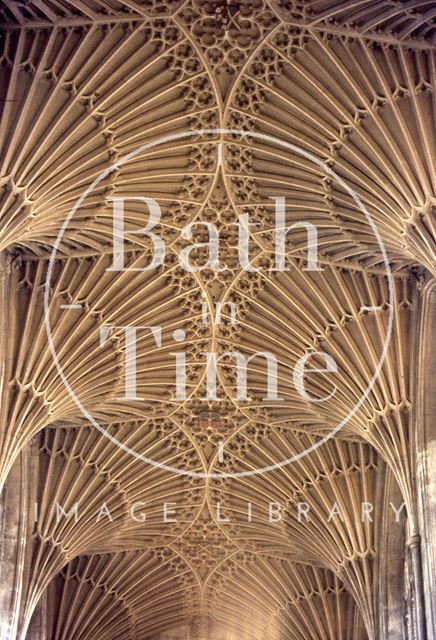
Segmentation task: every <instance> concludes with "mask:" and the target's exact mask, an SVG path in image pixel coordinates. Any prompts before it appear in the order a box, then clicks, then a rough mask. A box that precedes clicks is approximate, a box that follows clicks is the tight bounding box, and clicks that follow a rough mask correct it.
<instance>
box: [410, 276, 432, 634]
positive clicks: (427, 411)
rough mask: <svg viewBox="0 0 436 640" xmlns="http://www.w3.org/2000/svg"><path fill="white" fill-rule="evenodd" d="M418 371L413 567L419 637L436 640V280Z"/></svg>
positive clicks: (425, 299) (427, 300)
mask: <svg viewBox="0 0 436 640" xmlns="http://www.w3.org/2000/svg"><path fill="white" fill-rule="evenodd" d="M420 293H421V296H420V322H419V338H418V349H417V354H416V355H417V357H416V358H415V359H414V366H415V370H416V378H415V394H414V396H415V397H414V405H415V407H416V412H415V419H414V424H415V427H416V440H415V446H416V467H417V468H416V473H417V477H416V480H417V503H418V528H419V536H418V537H417V536H412V538H411V544H410V545H409V547H410V552H411V559H412V563H413V565H414V566H415V569H416V571H417V572H418V575H416V577H415V579H420V580H421V585H422V602H421V605H420V604H419V603H417V605H418V606H417V610H416V623H417V627H418V632H420V633H421V634H425V633H426V635H420V636H418V638H419V640H421V638H425V637H427V638H436V598H435V595H434V594H435V588H436V426H435V416H436V382H435V381H436V358H435V336H436V280H434V279H433V280H431V281H429V282H427V284H426V285H425V286H424V287H423V288H422V290H421V292H420Z"/></svg>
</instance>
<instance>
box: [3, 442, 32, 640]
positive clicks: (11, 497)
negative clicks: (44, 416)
mask: <svg viewBox="0 0 436 640" xmlns="http://www.w3.org/2000/svg"><path fill="white" fill-rule="evenodd" d="M29 458H30V456H29V451H28V449H27V448H24V449H23V450H22V451H21V453H20V454H19V456H18V458H17V460H16V461H15V463H14V465H13V466H12V469H11V471H10V473H9V475H8V477H7V480H6V483H5V486H4V488H3V492H2V496H1V522H0V549H1V558H0V638H2V640H17V638H19V627H20V615H21V606H22V601H23V594H24V592H25V578H26V573H27V570H28V566H27V562H26V561H28V557H27V551H28V549H29V546H30V545H29V542H30V535H29V507H30V504H29V499H30V491H29V489H30V478H29Z"/></svg>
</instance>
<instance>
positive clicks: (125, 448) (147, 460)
mask: <svg viewBox="0 0 436 640" xmlns="http://www.w3.org/2000/svg"><path fill="white" fill-rule="evenodd" d="M199 135H200V136H201V135H229V136H230V135H238V136H243V137H253V138H256V139H257V140H266V141H267V142H272V143H273V144H278V145H281V146H282V147H285V148H286V149H289V150H290V151H294V152H295V153H297V154H299V155H300V156H303V157H304V158H306V159H307V160H310V161H311V162H314V163H315V164H317V165H318V166H319V167H321V169H322V170H323V171H325V172H326V173H327V174H328V175H330V176H331V177H332V178H333V179H334V180H335V181H336V182H338V183H339V184H340V185H341V186H342V187H343V188H344V189H345V191H346V192H347V193H348V194H349V195H350V196H351V197H352V198H353V200H354V202H355V203H356V205H357V206H358V207H359V208H360V209H361V211H363V213H364V214H365V217H366V219H367V220H368V222H369V225H370V226H371V229H372V231H373V233H374V235H375V237H376V238H377V241H378V244H379V247H380V251H381V253H382V256H383V262H384V265H385V268H386V272H387V277H388V285H389V308H390V310H389V319H388V328H387V333H386V338H385V341H384V343H383V350H382V354H381V357H380V360H379V363H378V365H377V367H376V370H375V372H374V375H373V376H372V378H371V380H370V382H369V384H368V386H367V388H366V389H365V391H364V393H363V395H362V396H361V398H360V399H359V400H358V402H357V403H356V404H355V405H354V407H353V408H352V409H351V411H350V412H349V413H348V415H347V416H346V417H345V418H344V419H343V420H342V421H341V422H340V423H339V424H338V425H337V426H336V427H335V428H334V429H333V430H332V431H331V432H330V433H328V434H327V435H326V436H324V437H323V438H321V440H319V441H318V442H316V443H315V444H313V445H312V446H311V447H308V448H307V449H304V451H300V453H298V454H295V455H293V456H291V457H290V458H287V459H286V460H282V461H281V462H277V463H275V464H273V465H269V466H267V467H261V468H260V469H254V470H250V471H239V472H235V473H231V472H220V473H218V472H214V473H209V472H206V473H205V472H198V471H186V470H183V469H177V468H176V467H172V466H170V465H166V464H163V463H161V462H156V461H155V460H152V459H151V458H147V457H146V456H144V455H142V454H140V453H137V452H136V451H134V450H133V449H130V447H128V446H126V445H125V444H123V443H122V442H120V441H119V440H117V439H116V438H115V437H114V436H112V435H111V434H110V433H109V432H108V431H106V429H105V428H104V427H102V426H101V425H100V424H98V422H97V421H96V420H95V419H94V417H93V416H92V415H91V414H90V413H89V412H88V411H87V410H86V409H85V407H84V406H83V405H82V403H81V402H80V400H79V398H78V397H77V396H76V394H75V392H74V390H73V389H71V387H70V385H69V382H68V380H67V378H66V376H65V374H64V372H63V370H62V367H61V365H60V363H59V360H58V357H57V353H56V349H55V347H54V344H53V336H52V333H51V327H50V320H49V297H50V279H51V274H52V270H53V265H54V261H55V258H56V252H57V251H58V249H59V244H60V242H61V239H62V236H63V234H64V232H65V229H66V228H67V226H68V224H69V222H70V220H71V218H72V217H73V216H74V214H75V213H76V211H77V209H78V208H79V207H80V205H81V204H82V202H83V201H84V200H85V198H86V197H87V196H88V195H89V194H90V193H91V192H92V191H93V190H94V188H95V187H96V186H97V185H98V184H99V183H100V182H101V181H102V180H104V178H106V177H107V176H108V175H109V174H110V173H112V171H114V170H115V169H118V168H119V167H120V166H122V165H123V164H125V163H126V162H128V161H129V160H131V159H132V158H134V157H135V156H137V155H138V154H139V153H141V152H142V151H146V150H147V149H151V148H153V147H156V146H158V145H159V144H164V143H165V142H171V141H172V140H180V139H183V138H188V137H192V136H199ZM393 296H394V286H393V279H392V272H391V268H390V265H389V260H388V255H387V253H386V249H385V247H384V244H383V240H382V238H381V236H380V233H379V230H378V229H377V226H376V224H375V222H374V221H373V220H372V218H371V216H370V214H369V213H368V211H367V210H366V208H365V206H364V205H363V203H362V202H361V201H360V199H359V197H358V196H357V195H356V194H355V193H354V191H353V190H352V189H351V188H350V187H349V186H348V185H347V184H346V182H345V181H344V180H343V179H342V178H341V177H340V176H338V174H337V173H336V172H335V171H333V169H331V168H330V167H328V166H327V165H326V164H325V163H324V162H322V161H321V160H319V159H318V158H317V157H316V156H314V155H312V154H311V153H309V152H308V151H305V150H304V149H300V147H298V146H297V145H294V144H292V143H290V142H286V141H285V140H280V139H279V138H276V137H274V136H270V135H267V134H265V133H256V132H253V131H239V130H238V129H222V128H219V129H195V130H194V131H182V132H180V133H175V134H171V135H168V136H164V137H162V138H159V139H158V140H154V141H153V142H148V143H146V144H143V145H141V146H140V147H138V149H135V150H134V151H131V152H130V153H128V154H127V155H125V156H123V157H122V158H121V159H120V160H118V161H117V162H115V163H114V164H113V165H111V166H110V167H108V168H107V169H105V170H104V171H103V172H102V173H101V174H100V175H99V176H97V178H96V179H95V180H94V182H92V184H91V185H90V186H89V187H88V188H87V189H86V190H85V191H84V192H83V194H82V195H81V196H80V198H79V199H78V200H77V202H76V204H75V205H74V206H73V207H72V209H71V211H70V213H69V214H68V216H67V217H66V219H65V221H64V223H63V225H62V227H61V229H60V231H59V234H58V236H57V238H56V241H55V243H54V246H53V249H52V253H51V256H50V260H49V264H48V268H47V276H46V280H45V284H44V319H45V326H46V330H47V336H48V342H49V347H50V351H51V354H52V356H53V360H54V363H55V365H56V369H57V371H58V373H59V375H60V377H61V379H62V381H63V383H64V385H65V387H66V388H67V390H68V392H69V393H70V395H71V397H72V398H73V400H74V402H75V403H76V405H77V406H78V407H79V409H80V410H81V412H82V413H83V415H84V416H85V417H86V418H87V419H88V420H89V421H90V422H91V424H92V425H93V426H94V427H95V428H96V429H98V431H100V433H102V434H103V435H104V436H106V437H107V438H108V439H109V440H110V441H111V442H112V443H113V444H115V445H116V446H118V447H120V448H121V449H122V450H123V451H125V452H126V453H129V454H130V455H133V456H134V457H135V458H137V459H139V460H142V461H143V462H145V463H147V464H151V465H153V466H154V467H158V468H160V469H165V470H166V471H170V472H172V473H176V474H178V475H185V476H190V477H195V478H244V477H248V476H252V475H258V474H262V473H268V472H269V471H272V470H274V469H279V468H281V467H284V466H286V465H288V464H290V463H291V462H294V461H296V460H299V459H300V458H303V457H304V456H306V455H308V454H309V453H311V452H312V451H315V450H316V449H318V447H320V446H321V445H323V444H324V443H325V442H327V441H328V440H330V439H331V438H333V437H334V436H335V435H336V434H337V433H338V432H339V431H340V430H341V429H342V428H343V427H344V426H345V425H346V424H347V422H348V421H349V420H350V419H351V418H352V417H353V416H354V415H355V413H356V412H357V410H358V409H359V408H360V407H361V406H362V404H363V403H364V401H365V400H366V399H367V397H368V395H369V393H370V391H371V389H372V388H373V386H374V384H375V382H376V380H377V378H378V376H379V375H380V371H381V369H382V367H383V364H384V361H385V359H386V354H387V350H388V347H389V342H390V339H391V335H392V327H393V319H394V305H393Z"/></svg>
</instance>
